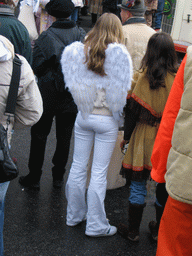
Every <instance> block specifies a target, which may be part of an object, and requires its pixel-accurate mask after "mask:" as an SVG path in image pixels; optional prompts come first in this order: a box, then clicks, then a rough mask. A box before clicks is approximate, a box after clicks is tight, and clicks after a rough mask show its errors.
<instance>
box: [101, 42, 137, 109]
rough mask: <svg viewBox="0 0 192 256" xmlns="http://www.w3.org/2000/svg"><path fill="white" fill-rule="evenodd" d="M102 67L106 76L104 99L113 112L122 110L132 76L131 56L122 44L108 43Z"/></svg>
mask: <svg viewBox="0 0 192 256" xmlns="http://www.w3.org/2000/svg"><path fill="white" fill-rule="evenodd" d="M104 68H105V72H106V74H107V77H108V84H107V86H106V100H107V103H108V105H109V108H110V109H111V111H112V112H113V113H116V112H123V107H124V106H125V104H126V97H127V92H128V90H129V89H130V88H131V82H132V77H133V65H132V60H131V56H130V54H129V53H128V51H127V49H126V47H125V46H124V45H120V44H117V43H114V44H109V45H108V48H107V49H106V59H105V64H104Z"/></svg>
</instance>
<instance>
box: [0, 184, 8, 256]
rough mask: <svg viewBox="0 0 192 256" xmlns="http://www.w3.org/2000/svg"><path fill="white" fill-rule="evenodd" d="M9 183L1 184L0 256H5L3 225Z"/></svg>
mask: <svg viewBox="0 0 192 256" xmlns="http://www.w3.org/2000/svg"><path fill="white" fill-rule="evenodd" d="M9 183H10V182H9V181H7V182H4V183H0V256H3V255H4V253H3V224H4V202H5V196H6V193H7V189H8V186H9Z"/></svg>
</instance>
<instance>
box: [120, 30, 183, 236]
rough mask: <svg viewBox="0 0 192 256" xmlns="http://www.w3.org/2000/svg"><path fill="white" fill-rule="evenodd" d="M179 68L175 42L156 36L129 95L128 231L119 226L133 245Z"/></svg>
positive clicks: (163, 35) (125, 162) (125, 173)
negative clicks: (152, 157) (158, 136)
mask: <svg viewBox="0 0 192 256" xmlns="http://www.w3.org/2000/svg"><path fill="white" fill-rule="evenodd" d="M177 67H178V63H177V56H176V52H175V49H174V44H173V41H172V38H171V37H170V36H169V35H168V34H166V33H156V34H154V35H153V36H152V37H151V38H150V39H149V42H148V46H147V51H146V53H145V55H144V57H143V59H142V62H141V69H140V70H139V71H138V72H136V73H135V74H134V77H133V82H132V87H131V90H130V91H129V92H128V96H127V104H126V107H125V125H124V141H122V143H121V146H122V147H124V145H125V144H126V143H129V145H128V149H127V152H126V154H125V157H124V160H123V164H122V165H123V167H122V171H121V172H122V175H123V176H125V177H126V179H127V180H128V181H130V195H129V227H126V226H125V225H123V224H120V225H119V228H118V231H119V233H120V234H121V235H122V236H123V237H125V238H128V239H129V240H132V241H138V240H139V227H140V223H141V219H142V214H143V209H144V207H145V197H146V194H147V190H146V182H147V179H148V177H149V175H150V171H151V169H152V164H151V154H152V149H153V144H154V141H155V137H156V134H157V130H158V127H159V123H160V121H161V116H162V113H163V110H164V107H165V104H166V101H167V98H168V95H169V92H170V89H171V86H172V83H173V80H174V78H175V74H176V72H177Z"/></svg>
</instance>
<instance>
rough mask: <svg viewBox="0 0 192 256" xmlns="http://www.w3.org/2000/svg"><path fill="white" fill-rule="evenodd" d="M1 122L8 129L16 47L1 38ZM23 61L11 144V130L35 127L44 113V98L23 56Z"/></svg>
mask: <svg viewBox="0 0 192 256" xmlns="http://www.w3.org/2000/svg"><path fill="white" fill-rule="evenodd" d="M0 43H1V47H0V122H1V123H2V124H3V126H4V127H5V128H6V127H7V124H6V121H7V116H5V115H4V112H5V108H6V102H7V96H8V92H9V85H10V82H11V77H12V69H13V58H14V56H15V53H14V47H13V45H12V44H11V42H10V41H9V40H8V39H7V38H5V37H3V36H0ZM18 56H19V59H20V60H21V62H22V64H21V77H20V83H19V90H18V97H17V101H16V108H15V116H14V117H11V123H10V125H9V129H8V140H9V143H10V139H11V130H12V128H13V126H14V125H15V127H16V128H20V127H22V126H23V125H27V126H31V125H34V124H35V123H36V122H37V121H38V120H39V119H40V117H41V115H42V112H43V106H42V98H41V95H40V91H39V89H38V86H37V84H36V82H35V77H34V74H33V71H32V69H31V67H30V65H29V63H28V62H27V60H26V59H25V58H24V57H23V56H20V55H18Z"/></svg>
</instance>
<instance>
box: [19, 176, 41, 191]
mask: <svg viewBox="0 0 192 256" xmlns="http://www.w3.org/2000/svg"><path fill="white" fill-rule="evenodd" d="M19 183H20V184H21V185H22V186H23V187H25V188H29V189H36V190H39V189H40V181H39V180H35V179H34V178H33V177H32V176H31V175H30V173H29V174H28V175H26V176H21V177H20V178H19Z"/></svg>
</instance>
